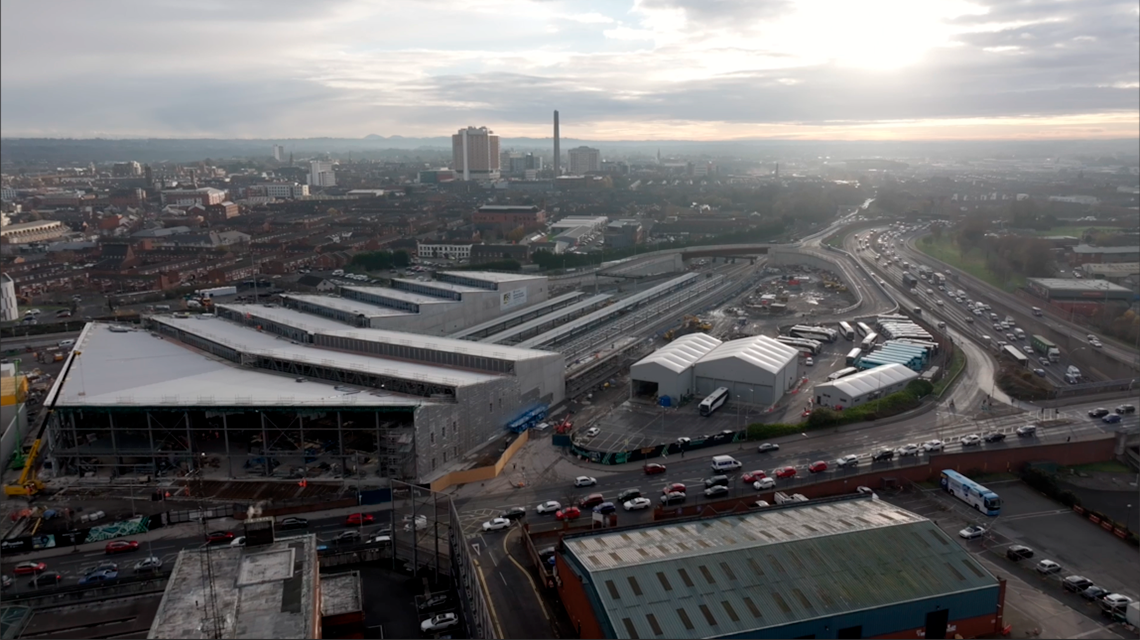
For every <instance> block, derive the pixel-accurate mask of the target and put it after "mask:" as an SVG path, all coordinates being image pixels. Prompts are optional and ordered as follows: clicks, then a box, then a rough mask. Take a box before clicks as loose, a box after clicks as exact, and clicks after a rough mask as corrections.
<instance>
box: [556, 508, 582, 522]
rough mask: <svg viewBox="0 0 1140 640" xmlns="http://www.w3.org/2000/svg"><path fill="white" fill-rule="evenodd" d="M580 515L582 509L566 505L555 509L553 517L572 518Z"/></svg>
mask: <svg viewBox="0 0 1140 640" xmlns="http://www.w3.org/2000/svg"><path fill="white" fill-rule="evenodd" d="M580 515H582V510H581V509H579V508H578V507H566V508H565V509H563V510H561V511H556V512H555V513H554V518H555V519H557V520H574V519H575V518H577V517H578V516H580Z"/></svg>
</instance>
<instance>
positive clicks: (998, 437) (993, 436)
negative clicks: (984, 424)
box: [982, 431, 1005, 442]
mask: <svg viewBox="0 0 1140 640" xmlns="http://www.w3.org/2000/svg"><path fill="white" fill-rule="evenodd" d="M982 440H985V441H986V442H1001V441H1002V440H1005V434H1004V433H997V432H996V431H995V432H994V433H987V434H986V435H984V436H982Z"/></svg>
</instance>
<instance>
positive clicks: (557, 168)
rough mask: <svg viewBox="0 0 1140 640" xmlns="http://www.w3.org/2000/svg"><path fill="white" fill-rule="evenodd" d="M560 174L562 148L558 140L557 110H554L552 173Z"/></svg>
mask: <svg viewBox="0 0 1140 640" xmlns="http://www.w3.org/2000/svg"><path fill="white" fill-rule="evenodd" d="M561 174H562V149H561V146H560V141H559V140H558V110H557V109H555V111H554V175H555V177H557V176H559V175H561Z"/></svg>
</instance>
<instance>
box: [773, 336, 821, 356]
mask: <svg viewBox="0 0 1140 640" xmlns="http://www.w3.org/2000/svg"><path fill="white" fill-rule="evenodd" d="M776 342H782V343H784V344H786V345H788V346H789V347H795V348H796V349H799V350H800V351H802V352H804V353H806V354H807V355H809V356H818V355H819V350H820V349H821V348H823V345H822V344H820V343H819V341H818V340H812V339H810V338H793V337H791V336H776Z"/></svg>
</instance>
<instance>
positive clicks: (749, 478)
mask: <svg viewBox="0 0 1140 640" xmlns="http://www.w3.org/2000/svg"><path fill="white" fill-rule="evenodd" d="M767 477H768V474H766V473H764V472H763V471H749V472H748V473H746V474H744V475H743V476H741V477H740V479H741V480H743V481H744V482H747V483H748V484H752V483H753V482H756V481H757V480H759V479H760V478H767Z"/></svg>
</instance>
